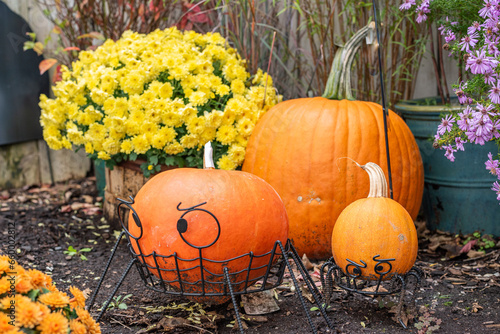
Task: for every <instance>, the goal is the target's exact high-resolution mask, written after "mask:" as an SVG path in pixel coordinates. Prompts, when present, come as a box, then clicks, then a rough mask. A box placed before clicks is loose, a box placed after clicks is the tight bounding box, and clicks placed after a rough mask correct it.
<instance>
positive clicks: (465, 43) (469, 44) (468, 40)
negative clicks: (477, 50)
mask: <svg viewBox="0 0 500 334" xmlns="http://www.w3.org/2000/svg"><path fill="white" fill-rule="evenodd" d="M478 37H479V35H478V33H477V32H475V33H473V34H472V35H466V36H465V37H462V39H461V42H460V43H458V45H461V46H462V48H461V49H460V50H462V51H464V50H465V51H467V52H470V48H474V46H476V44H477V41H478Z"/></svg>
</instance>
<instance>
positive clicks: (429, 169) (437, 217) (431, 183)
mask: <svg viewBox="0 0 500 334" xmlns="http://www.w3.org/2000/svg"><path fill="white" fill-rule="evenodd" d="M421 102H423V99H422V100H412V101H403V102H400V103H398V104H397V105H396V106H395V108H396V111H397V112H398V113H399V114H400V115H401V116H402V117H403V119H404V120H405V121H406V124H407V125H408V127H409V128H410V129H411V131H412V132H413V135H414V136H415V139H416V141H417V144H418V147H419V148H420V153H421V155H422V160H423V163H424V176H425V188H424V197H423V201H422V210H423V214H424V216H425V218H426V220H427V226H428V227H429V228H430V229H431V230H436V229H438V230H442V231H447V232H452V233H463V234H468V233H472V232H475V231H479V232H481V233H485V234H493V235H495V236H500V205H499V202H498V201H497V199H496V194H495V193H494V192H493V191H492V190H491V186H492V183H493V182H495V180H496V177H495V176H493V175H491V174H490V173H489V172H488V171H487V170H486V169H485V165H484V162H485V161H486V160H487V159H488V152H492V153H493V155H495V154H496V152H498V147H497V146H496V144H495V143H494V142H489V143H487V144H486V145H484V146H479V145H473V144H465V145H464V147H465V152H462V151H459V152H456V153H455V162H451V161H449V160H448V159H447V158H446V157H445V156H444V153H445V152H444V150H440V149H435V148H433V147H432V140H430V138H434V135H435V133H436V130H437V126H438V125H439V123H440V122H441V118H442V115H443V113H446V112H447V111H449V110H450V109H451V108H457V109H460V106H459V105H457V106H454V107H446V106H439V105H437V106H426V105H419V103H421Z"/></svg>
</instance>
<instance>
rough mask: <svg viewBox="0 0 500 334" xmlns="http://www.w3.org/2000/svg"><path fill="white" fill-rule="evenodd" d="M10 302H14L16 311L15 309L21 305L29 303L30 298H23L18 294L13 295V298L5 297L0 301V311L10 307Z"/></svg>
mask: <svg viewBox="0 0 500 334" xmlns="http://www.w3.org/2000/svg"><path fill="white" fill-rule="evenodd" d="M12 300H14V305H16V309H17V307H19V306H21V305H22V304H23V303H31V299H30V298H28V297H26V296H23V295H20V294H16V295H14V297H10V296H7V297H4V298H2V299H0V309H4V310H6V309H8V308H9V307H10V305H11V301H12Z"/></svg>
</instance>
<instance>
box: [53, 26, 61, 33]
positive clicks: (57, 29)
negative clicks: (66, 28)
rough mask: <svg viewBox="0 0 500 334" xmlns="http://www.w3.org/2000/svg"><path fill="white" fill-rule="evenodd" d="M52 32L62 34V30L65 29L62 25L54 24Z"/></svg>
mask: <svg viewBox="0 0 500 334" xmlns="http://www.w3.org/2000/svg"><path fill="white" fill-rule="evenodd" d="M52 32H53V33H54V34H62V32H63V31H62V29H61V27H59V26H54V28H52Z"/></svg>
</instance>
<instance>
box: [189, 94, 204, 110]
mask: <svg viewBox="0 0 500 334" xmlns="http://www.w3.org/2000/svg"><path fill="white" fill-rule="evenodd" d="M189 102H191V103H192V104H193V106H195V107H196V106H202V105H204V104H205V103H207V102H208V97H207V94H206V93H204V92H202V91H196V92H193V94H191V95H190V96H189Z"/></svg>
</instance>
